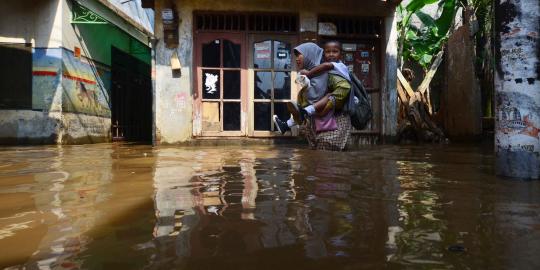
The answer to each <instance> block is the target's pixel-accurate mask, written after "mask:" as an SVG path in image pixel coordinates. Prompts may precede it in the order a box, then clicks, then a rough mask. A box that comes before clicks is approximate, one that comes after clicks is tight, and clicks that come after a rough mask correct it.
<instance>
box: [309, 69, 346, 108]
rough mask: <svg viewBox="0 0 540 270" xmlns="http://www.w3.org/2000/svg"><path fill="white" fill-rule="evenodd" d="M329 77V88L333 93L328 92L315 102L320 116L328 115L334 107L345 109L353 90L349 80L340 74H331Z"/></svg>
mask: <svg viewBox="0 0 540 270" xmlns="http://www.w3.org/2000/svg"><path fill="white" fill-rule="evenodd" d="M328 79H329V80H328V88H329V90H330V91H331V93H328V94H326V96H324V97H323V98H321V99H320V100H319V101H317V102H316V103H314V104H313V106H314V107H315V111H316V112H317V115H319V116H323V115H326V114H327V113H328V112H330V111H331V110H332V109H336V110H341V109H343V105H344V104H345V101H346V100H347V98H348V97H349V92H350V91H351V84H350V83H349V82H348V81H347V80H345V79H343V78H341V77H339V76H330V77H329V78H328Z"/></svg>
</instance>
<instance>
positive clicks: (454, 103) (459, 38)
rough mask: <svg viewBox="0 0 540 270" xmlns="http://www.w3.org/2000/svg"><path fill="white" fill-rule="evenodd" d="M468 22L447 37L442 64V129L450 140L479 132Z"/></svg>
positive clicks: (478, 95) (479, 109) (479, 110)
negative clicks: (443, 76)
mask: <svg viewBox="0 0 540 270" xmlns="http://www.w3.org/2000/svg"><path fill="white" fill-rule="evenodd" d="M469 29H470V28H469V25H468V24H465V25H463V26H460V27H459V28H458V29H456V30H455V31H454V33H452V36H451V37H450V38H449V39H448V49H447V52H448V53H447V55H446V59H445V60H446V61H445V64H446V65H447V66H446V70H448V72H447V76H448V77H447V78H446V80H447V87H446V91H445V93H444V95H445V101H446V104H445V115H444V118H445V121H444V122H445V131H446V134H447V135H448V136H449V137H450V139H454V140H462V139H471V138H478V137H479V136H480V135H481V134H482V106H481V104H482V102H481V92H480V89H479V86H478V83H477V80H476V75H475V69H474V62H473V61H474V59H475V56H474V46H473V44H472V38H471V32H470V30H469Z"/></svg>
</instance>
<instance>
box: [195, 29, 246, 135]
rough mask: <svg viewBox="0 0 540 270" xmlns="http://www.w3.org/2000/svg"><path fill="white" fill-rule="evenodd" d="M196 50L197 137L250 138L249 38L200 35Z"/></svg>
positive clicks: (227, 34)
mask: <svg viewBox="0 0 540 270" xmlns="http://www.w3.org/2000/svg"><path fill="white" fill-rule="evenodd" d="M195 46H196V48H195V66H196V77H195V85H196V88H197V96H196V98H195V106H194V109H195V110H194V121H193V123H194V131H195V132H194V133H195V134H194V135H195V136H244V135H246V117H245V112H246V111H247V104H246V103H247V102H246V99H247V95H246V85H247V84H246V78H247V74H246V55H245V35H243V34H236V33H200V34H197V40H196V41H195ZM196 125H198V127H200V128H195V127H196Z"/></svg>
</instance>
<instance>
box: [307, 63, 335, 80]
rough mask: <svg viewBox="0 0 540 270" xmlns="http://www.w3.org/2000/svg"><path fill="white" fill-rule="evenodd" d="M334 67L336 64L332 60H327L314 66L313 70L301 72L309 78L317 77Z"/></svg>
mask: <svg viewBox="0 0 540 270" xmlns="http://www.w3.org/2000/svg"><path fill="white" fill-rule="evenodd" d="M332 69H334V65H333V64H332V63H330V62H325V63H322V64H320V65H318V66H316V67H314V68H312V69H311V70H309V71H301V72H300V74H301V75H306V76H307V77H308V78H313V77H316V76H318V75H319V74H321V73H323V72H327V71H330V70H332Z"/></svg>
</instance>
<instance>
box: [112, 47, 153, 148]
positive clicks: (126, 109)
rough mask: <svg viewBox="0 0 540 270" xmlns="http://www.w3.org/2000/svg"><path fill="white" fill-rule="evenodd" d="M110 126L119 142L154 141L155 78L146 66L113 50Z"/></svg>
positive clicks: (118, 50) (148, 66) (115, 49)
mask: <svg viewBox="0 0 540 270" xmlns="http://www.w3.org/2000/svg"><path fill="white" fill-rule="evenodd" d="M111 50H112V51H111V58H112V59H111V60H112V68H111V69H112V71H111V123H112V128H111V132H112V137H113V140H116V141H129V142H144V143H151V142H152V79H151V77H150V71H151V67H150V65H148V64H147V63H144V62H142V61H141V60H139V59H137V58H135V57H133V56H131V55H129V54H127V53H125V52H123V51H121V50H120V49H117V48H115V47H112V49H111Z"/></svg>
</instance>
